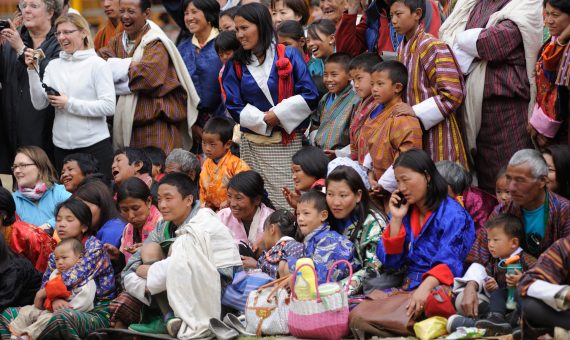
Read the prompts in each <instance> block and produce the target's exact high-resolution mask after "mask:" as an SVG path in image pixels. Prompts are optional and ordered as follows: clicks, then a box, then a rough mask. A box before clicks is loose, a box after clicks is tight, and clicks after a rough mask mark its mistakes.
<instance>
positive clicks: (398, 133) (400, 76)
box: [362, 60, 422, 193]
mask: <svg viewBox="0 0 570 340" xmlns="http://www.w3.org/2000/svg"><path fill="white" fill-rule="evenodd" d="M371 80H372V97H373V98H374V101H375V102H376V103H377V104H378V107H377V108H376V109H375V110H374V111H373V112H372V113H370V116H369V118H368V120H367V121H366V122H365V123H364V127H363V128H362V134H363V135H364V140H365V141H366V147H367V148H368V152H369V154H370V158H371V160H372V166H371V167H369V166H367V167H369V168H370V169H371V170H372V171H371V173H370V175H369V181H370V186H371V187H372V190H373V191H374V192H376V193H380V192H382V191H383V190H387V191H390V192H392V191H394V190H395V189H396V179H395V177H394V170H393V169H392V163H394V160H395V159H396V158H398V156H399V155H400V154H401V153H402V152H405V151H408V150H411V149H421V148H422V128H421V126H420V122H419V120H418V119H417V118H416V117H413V116H407V115H400V114H398V109H399V108H401V107H409V105H408V104H406V103H405V102H404V96H405V93H406V87H407V86H408V71H407V70H406V67H405V66H404V65H403V64H402V63H400V62H398V61H394V60H391V61H385V62H382V63H380V64H377V65H376V66H374V68H373V69H372V77H371ZM365 166H366V165H365Z"/></svg>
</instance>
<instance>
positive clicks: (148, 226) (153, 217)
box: [119, 205, 162, 262]
mask: <svg viewBox="0 0 570 340" xmlns="http://www.w3.org/2000/svg"><path fill="white" fill-rule="evenodd" d="M161 220H162V215H161V214H160V211H158V209H157V208H156V207H155V206H154V205H151V206H150V211H149V214H148V217H147V218H146V222H145V223H144V225H143V227H142V230H141V232H139V231H138V230H135V227H134V226H133V225H132V224H131V223H128V224H127V225H126V226H125V229H124V230H123V238H122V239H121V248H120V249H119V250H120V251H121V252H122V253H123V255H125V262H127V261H129V259H130V258H131V256H132V255H133V254H131V253H129V252H128V251H126V250H125V249H126V248H128V247H130V246H132V245H134V244H136V243H141V242H144V241H145V240H146V239H147V238H148V235H149V234H150V233H151V232H152V231H153V230H154V228H156V225H157V224H158V222H159V221H161Z"/></svg>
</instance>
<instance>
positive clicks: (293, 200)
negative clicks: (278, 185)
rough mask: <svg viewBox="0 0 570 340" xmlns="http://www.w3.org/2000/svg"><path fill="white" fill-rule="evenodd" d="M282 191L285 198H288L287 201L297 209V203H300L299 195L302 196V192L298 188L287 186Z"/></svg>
mask: <svg viewBox="0 0 570 340" xmlns="http://www.w3.org/2000/svg"><path fill="white" fill-rule="evenodd" d="M282 191H283V197H285V200H287V203H288V204H289V205H290V206H291V208H293V209H297V204H298V203H299V197H300V196H301V193H300V192H298V191H296V190H295V191H291V190H289V188H287V187H283V189H282Z"/></svg>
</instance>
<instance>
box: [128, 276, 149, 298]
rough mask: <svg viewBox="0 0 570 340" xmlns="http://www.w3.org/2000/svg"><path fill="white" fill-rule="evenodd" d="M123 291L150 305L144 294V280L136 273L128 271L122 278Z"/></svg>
mask: <svg viewBox="0 0 570 340" xmlns="http://www.w3.org/2000/svg"><path fill="white" fill-rule="evenodd" d="M123 281H124V285H125V291H126V292H127V293H129V294H130V295H132V296H134V297H135V298H136V299H137V300H139V301H140V302H142V303H144V304H145V305H147V306H150V299H149V298H148V297H147V296H146V294H145V289H146V280H145V279H143V278H142V277H140V276H138V275H137V274H136V273H134V272H133V273H130V274H128V275H126V276H125V278H124V280H123Z"/></svg>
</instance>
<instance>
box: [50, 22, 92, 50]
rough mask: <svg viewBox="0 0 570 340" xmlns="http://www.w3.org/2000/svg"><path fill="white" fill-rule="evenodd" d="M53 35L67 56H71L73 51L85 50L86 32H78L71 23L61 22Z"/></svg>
mask: <svg viewBox="0 0 570 340" xmlns="http://www.w3.org/2000/svg"><path fill="white" fill-rule="evenodd" d="M55 35H56V37H57V42H58V43H59V46H61V49H62V50H63V51H64V52H65V53H67V54H73V53H75V51H80V50H84V49H86V48H87V46H85V38H86V37H87V32H85V31H82V30H80V29H79V28H78V27H77V26H75V25H74V24H72V23H71V22H62V23H61V24H59V25H57V27H56V32H55Z"/></svg>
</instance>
